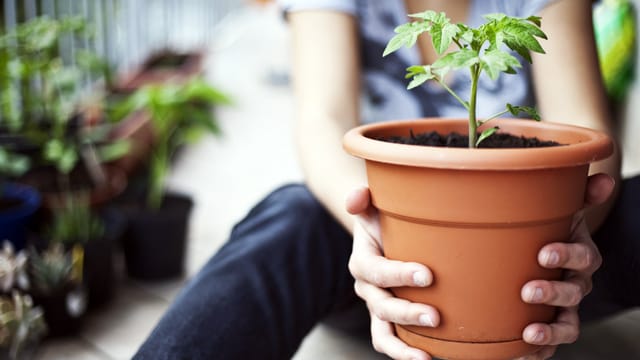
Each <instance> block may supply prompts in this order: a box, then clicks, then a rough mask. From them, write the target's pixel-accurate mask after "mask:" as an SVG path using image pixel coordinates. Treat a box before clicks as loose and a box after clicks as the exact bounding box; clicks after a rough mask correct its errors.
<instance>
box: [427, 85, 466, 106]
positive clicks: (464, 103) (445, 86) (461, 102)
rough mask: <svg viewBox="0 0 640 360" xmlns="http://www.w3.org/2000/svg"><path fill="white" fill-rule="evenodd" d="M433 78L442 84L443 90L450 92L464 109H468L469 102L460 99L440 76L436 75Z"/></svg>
mask: <svg viewBox="0 0 640 360" xmlns="http://www.w3.org/2000/svg"><path fill="white" fill-rule="evenodd" d="M435 79H436V80H438V82H439V83H440V85H442V87H443V88H445V90H447V92H449V94H451V95H452V96H453V97H454V98H456V100H458V102H459V103H460V104H462V106H464V108H465V109H467V110H469V104H468V103H467V102H466V101H464V100H462V98H460V96H458V94H456V93H455V91H453V90H452V89H451V88H450V87H448V86H447V84H445V82H444V81H442V80H441V79H440V78H438V77H436V78H435Z"/></svg>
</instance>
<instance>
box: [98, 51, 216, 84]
mask: <svg viewBox="0 0 640 360" xmlns="http://www.w3.org/2000/svg"><path fill="white" fill-rule="evenodd" d="M203 64H204V51H202V50H195V51H189V52H177V51H174V50H170V49H165V50H162V51H159V52H157V53H154V54H151V55H150V56H149V57H148V58H147V59H146V60H145V61H144V62H143V63H142V64H141V65H140V66H139V67H137V68H135V69H133V70H132V71H129V72H127V73H125V74H123V75H121V76H120V77H119V78H118V79H117V80H116V82H115V84H114V86H113V89H111V90H112V91H114V92H116V93H130V92H134V91H136V90H137V89H139V88H141V87H142V86H145V85H149V84H163V83H168V82H173V83H183V82H185V81H187V80H189V79H191V78H193V77H195V76H199V75H201V74H202V71H203Z"/></svg>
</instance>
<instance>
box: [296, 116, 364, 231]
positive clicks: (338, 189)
mask: <svg viewBox="0 0 640 360" xmlns="http://www.w3.org/2000/svg"><path fill="white" fill-rule="evenodd" d="M336 124H337V122H335V121H331V119H329V118H327V117H325V116H322V115H319V116H316V118H315V119H309V121H307V122H305V123H304V124H301V125H300V126H298V128H297V129H296V133H297V137H296V138H297V139H298V150H299V156H300V162H301V165H302V168H303V172H304V175H305V179H306V182H307V185H308V186H309V188H310V190H311V192H312V193H313V194H314V195H315V196H316V197H317V198H318V199H319V200H320V202H322V204H323V205H324V206H325V207H326V208H327V209H328V210H329V212H331V214H333V216H334V217H335V218H336V219H337V220H338V221H339V222H340V223H341V224H342V225H343V226H344V227H345V228H346V229H348V230H349V231H351V229H352V223H353V217H352V216H351V215H349V214H348V213H347V212H346V210H345V206H344V202H345V196H346V194H348V193H349V192H350V191H351V190H353V189H354V188H356V187H357V186H362V185H364V184H366V176H365V170H364V163H363V162H362V160H360V159H356V158H354V157H352V156H350V155H348V154H346V153H345V152H344V151H343V150H342V136H341V134H344V132H346V130H348V129H346V128H338V126H339V125H336ZM320 149H322V150H320Z"/></svg>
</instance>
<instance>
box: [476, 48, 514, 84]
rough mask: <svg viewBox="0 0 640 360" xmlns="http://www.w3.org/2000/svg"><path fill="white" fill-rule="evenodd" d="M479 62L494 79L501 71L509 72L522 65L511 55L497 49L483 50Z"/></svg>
mask: <svg viewBox="0 0 640 360" xmlns="http://www.w3.org/2000/svg"><path fill="white" fill-rule="evenodd" d="M480 64H481V65H482V69H483V70H485V71H486V72H487V75H489V77H490V78H491V79H492V80H496V79H497V78H498V76H499V75H500V73H501V72H509V71H513V69H514V68H519V67H522V65H520V62H519V61H518V59H516V58H515V57H514V56H513V55H511V54H509V53H508V52H506V51H503V50H499V49H495V50H490V51H487V52H485V53H484V54H483V55H482V56H481V57H480Z"/></svg>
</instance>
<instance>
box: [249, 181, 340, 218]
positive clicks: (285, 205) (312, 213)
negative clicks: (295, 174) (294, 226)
mask: <svg viewBox="0 0 640 360" xmlns="http://www.w3.org/2000/svg"><path fill="white" fill-rule="evenodd" d="M257 207H258V208H268V209H269V210H270V211H271V212H274V213H277V214H278V215H279V217H280V218H281V219H291V220H297V222H300V221H301V220H305V221H304V222H307V221H309V220H313V219H319V218H324V217H326V216H328V212H327V210H326V209H325V208H324V206H323V205H322V204H321V203H320V202H319V201H318V199H316V198H315V196H314V195H313V194H312V193H311V191H309V188H307V186H306V185H303V184H291V185H285V186H282V187H280V188H278V189H277V190H275V191H274V192H272V193H271V194H270V195H269V196H268V197H267V198H266V199H265V200H264V201H263V202H262V203H261V204H259V205H258V206H257Z"/></svg>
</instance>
